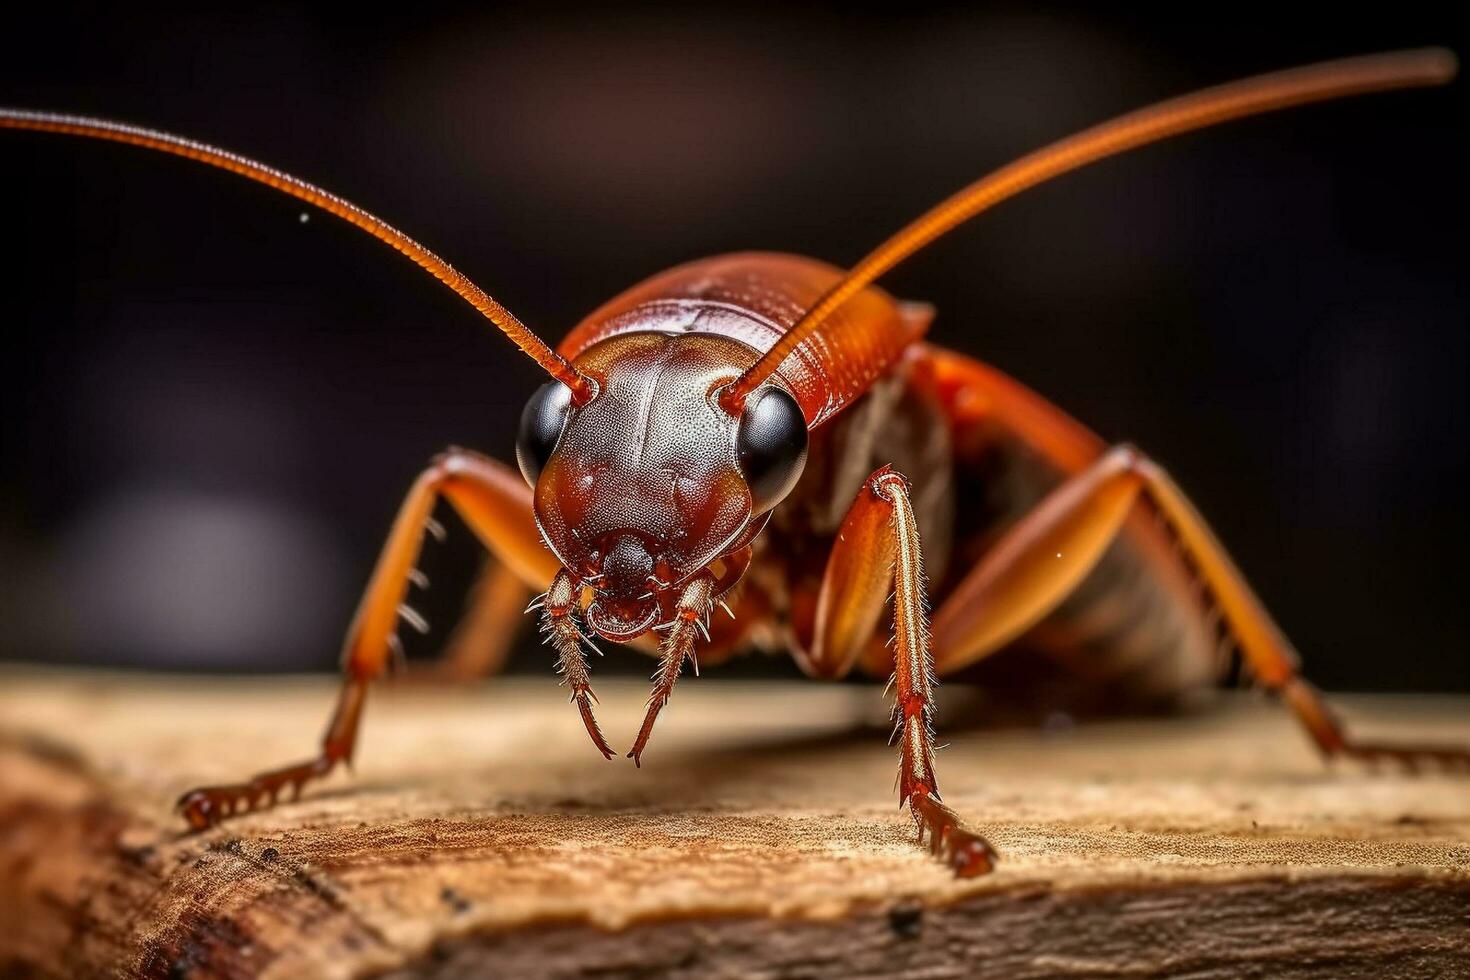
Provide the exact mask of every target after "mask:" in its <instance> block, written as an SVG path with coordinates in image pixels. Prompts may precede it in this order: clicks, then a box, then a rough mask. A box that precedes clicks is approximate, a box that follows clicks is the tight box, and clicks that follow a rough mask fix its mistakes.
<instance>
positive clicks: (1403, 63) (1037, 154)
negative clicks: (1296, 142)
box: [720, 48, 1458, 415]
mask: <svg viewBox="0 0 1470 980" xmlns="http://www.w3.org/2000/svg"><path fill="white" fill-rule="evenodd" d="M1457 67H1458V63H1457V61H1456V59H1455V55H1454V53H1453V52H1451V51H1447V50H1445V49H1443V48H1424V49H1420V50H1413V51H1395V52H1389V53H1387V54H1377V55H1366V56H1363V57H1358V58H1344V59H1341V60H1339V61H1325V62H1322V63H1320V64H1316V65H1308V66H1307V67H1305V68H1294V69H1290V70H1287V71H1280V72H1273V73H1271V74H1267V75H1257V76H1255V77H1253V78H1247V79H1244V80H1243V81H1238V82H1231V83H1229V84H1226V85H1218V86H1215V87H1214V88H1207V89H1204V90H1202V91H1199V92H1195V93H1193V94H1192V95H1185V96H1181V97H1179V98H1175V99H1169V100H1167V101H1165V102H1159V103H1156V104H1154V105H1152V106H1149V107H1147V108H1144V109H1139V110H1137V111H1135V112H1130V113H1128V114H1126V115H1123V116H1118V117H1117V118H1115V119H1111V120H1109V121H1107V122H1104V123H1101V124H1099V125H1097V126H1093V127H1092V128H1091V129H1086V130H1083V131H1082V132H1080V133H1077V134H1075V135H1073V136H1069V137H1067V138H1066V139H1063V140H1060V141H1058V142H1056V143H1052V144H1051V145H1049V146H1045V147H1043V148H1041V149H1039V150H1036V151H1034V152H1032V153H1030V154H1027V155H1026V156H1024V157H1021V158H1020V159H1019V160H1016V161H1014V162H1012V163H1010V164H1007V165H1006V166H1004V167H1001V168H1000V169H999V170H996V171H993V172H991V173H990V174H988V175H986V176H984V177H982V178H980V179H979V180H977V181H975V182H974V183H973V184H970V185H969V186H967V187H965V188H963V189H961V190H960V191H958V192H957V193H955V194H953V195H952V196H950V197H948V198H946V199H945V200H943V201H941V202H940V203H939V204H937V205H935V206H934V207H933V208H931V209H930V210H928V211H926V212H925V213H924V214H922V215H920V216H919V217H918V218H916V219H915V220H914V221H912V222H910V223H909V224H908V225H907V226H906V227H904V228H903V229H902V230H900V231H899V232H898V233H897V234H895V235H894V236H893V237H891V238H889V239H888V240H887V241H885V242H884V243H883V244H881V245H879V246H878V247H877V248H876V249H874V250H873V251H872V252H870V253H868V255H867V256H866V257H864V258H863V259H862V260H861V261H860V262H858V264H857V265H855V266H853V267H852V269H851V270H850V271H849V272H848V273H847V274H846V275H845V276H843V277H842V278H841V279H839V280H838V281H837V283H836V284H835V285H834V286H832V287H831V288H830V289H829V290H828V291H827V292H826V293H825V294H823V296H822V297H821V299H819V300H817V302H816V303H815V304H814V305H813V306H812V307H811V308H810V309H808V310H807V311H806V312H805V313H804V314H803V315H802V317H801V319H800V320H798V321H797V322H796V323H795V324H794V325H793V326H792V327H791V329H790V330H788V331H787V332H786V333H785V334H784V335H783V336H782V337H781V339H780V341H778V342H777V343H776V344H775V346H773V347H772V348H771V349H770V350H768V351H767V352H766V353H765V354H764V355H762V356H761V358H760V359H759V360H757V361H756V362H755V363H754V364H752V365H751V366H750V367H749V368H747V369H746V371H745V373H743V374H742V375H740V377H738V378H737V379H735V381H733V382H732V383H731V384H730V385H729V386H728V387H726V389H725V391H724V393H723V394H722V395H721V396H720V403H721V404H722V405H723V406H724V407H725V408H726V410H727V411H730V412H731V413H733V414H737V415H738V414H739V411H740V408H741V407H742V406H743V405H744V403H745V398H746V396H747V395H749V394H750V393H751V392H752V391H754V390H755V389H756V388H757V387H759V386H760V385H761V383H762V382H764V381H765V380H766V379H767V378H768V377H770V376H771V373H772V372H774V371H775V370H776V368H777V367H779V366H780V364H781V362H782V361H783V360H785V359H786V357H787V356H788V355H789V354H791V352H792V351H794V350H796V348H797V346H798V345H800V344H801V343H802V342H803V341H805V340H807V339H808V338H809V337H811V336H812V335H813V334H814V333H816V332H817V331H818V330H820V329H821V327H822V325H823V324H824V323H825V322H826V321H827V319H828V318H829V317H830V316H831V315H832V313H833V312H834V311H835V310H837V309H838V307H840V306H842V304H843V303H845V302H846V301H847V300H849V299H851V298H852V297H853V296H854V295H855V294H856V293H858V292H860V291H861V290H862V289H863V288H864V287H865V286H867V285H868V284H869V283H871V282H873V280H875V279H877V278H878V277H879V276H881V275H883V274H884V273H885V272H887V271H888V270H889V269H892V268H893V267H894V266H895V265H897V264H898V263H900V262H902V261H903V260H904V259H906V258H908V257H909V256H911V255H913V254H914V253H915V252H917V251H919V250H920V249H922V248H924V247H925V246H926V245H928V244H929V243H930V242H932V241H934V240H935V239H936V238H938V237H940V236H941V235H944V234H945V233H947V232H949V231H952V230H954V229H955V228H956V227H958V226H959V225H961V224H963V223H964V222H966V221H969V220H970V219H971V218H973V217H975V216H976V215H978V214H980V213H981V212H983V211H985V210H987V209H989V208H991V207H993V206H995V205H996V204H999V203H1000V202H1001V201H1004V200H1005V199H1007V198H1009V197H1014V196H1015V195H1016V194H1019V193H1020V192H1021V191H1024V190H1026V189H1027V188H1030V187H1035V186H1036V185H1037V184H1040V183H1043V182H1044V181H1047V180H1050V179H1052V178H1053V177H1057V176H1060V175H1061V174H1064V173H1067V172H1068V171H1071V170H1076V169H1077V168H1079V167H1083V166H1085V165H1087V164H1089V163H1093V162H1095V161H1097V160H1101V159H1103V158H1105V157H1110V156H1113V155H1115V154H1118V153H1122V152H1123V151H1125V150H1131V149H1133V148H1135V147H1139V146H1144V145H1146V144H1148V143H1154V142H1157V141H1158V140H1162V139H1165V138H1166V137H1169V136H1176V135H1178V134H1180V133H1187V132H1190V131H1191V130H1196V129H1204V128H1205V127H1208V126H1214V125H1216V124H1219V123H1223V122H1228V121H1230V120H1232V119H1240V118H1243V117H1245V116H1252V115H1257V114H1260V113H1264V112H1272V111H1275V110H1278V109H1287V108H1290V107H1292V106H1298V105H1304V104H1306V103H1310V102H1321V101H1325V100H1328V99H1336V98H1341V97H1343V96H1348V95H1361V94H1365V93H1368V92H1381V91H1386V90H1389V89H1398V88H1415V87H1419V86H1427V85H1442V84H1444V83H1445V82H1448V81H1450V80H1451V79H1452V78H1454V76H1455V72H1456V70H1457Z"/></svg>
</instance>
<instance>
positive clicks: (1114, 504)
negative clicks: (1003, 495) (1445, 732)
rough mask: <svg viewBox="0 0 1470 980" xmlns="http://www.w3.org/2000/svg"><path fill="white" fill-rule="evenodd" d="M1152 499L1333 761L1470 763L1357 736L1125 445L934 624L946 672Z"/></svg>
mask: <svg viewBox="0 0 1470 980" xmlns="http://www.w3.org/2000/svg"><path fill="white" fill-rule="evenodd" d="M1140 499H1142V500H1146V501H1147V502H1148V503H1149V504H1150V505H1152V506H1153V507H1154V508H1155V509H1156V510H1157V511H1158V512H1159V513H1160V514H1161V515H1162V516H1163V517H1164V519H1165V520H1166V521H1167V522H1168V523H1169V525H1170V526H1171V527H1172V529H1173V530H1174V532H1175V533H1176V534H1177V535H1178V537H1179V540H1180V543H1181V545H1182V546H1183V548H1184V550H1185V551H1186V552H1187V553H1188V555H1189V557H1190V558H1191V560H1192V561H1193V563H1194V565H1195V567H1196V568H1197V570H1198V573H1199V575H1200V576H1201V578H1202V579H1203V580H1204V583H1205V584H1206V585H1207V586H1208V587H1209V589H1210V591H1211V593H1212V594H1213V596H1214V598H1215V601H1216V602H1217V603H1219V606H1220V610H1221V613H1222V614H1223V618H1224V622H1225V623H1226V625H1227V627H1228V628H1229V629H1230V631H1231V632H1232V634H1233V635H1234V637H1235V639H1236V640H1237V642H1238V643H1239V645H1240V649H1241V652H1242V654H1243V656H1244V657H1245V660H1246V663H1247V665H1248V666H1249V668H1250V670H1251V671H1252V673H1253V674H1254V675H1255V676H1256V677H1257V678H1258V679H1259V680H1260V682H1261V683H1262V684H1263V685H1264V686H1265V687H1267V688H1268V689H1270V690H1273V691H1276V692H1279V693H1280V694H1281V695H1282V697H1283V698H1284V699H1285V700H1286V702H1287V704H1288V705H1290V706H1291V708H1292V710H1293V711H1294V712H1295V713H1296V715H1297V717H1298V718H1300V719H1301V721H1302V723H1303V724H1304V725H1305V726H1306V727H1307V730H1308V731H1309V732H1310V733H1311V735H1312V737H1313V739H1314V740H1315V741H1316V743H1317V746H1318V748H1319V749H1321V751H1322V752H1323V753H1324V754H1326V755H1339V754H1341V755H1349V756H1357V757H1360V758H1369V759H1378V758H1395V759H1399V760H1401V761H1403V762H1405V763H1407V764H1409V765H1413V764H1415V763H1417V762H1419V761H1432V762H1438V763H1441V764H1443V765H1445V766H1451V767H1467V766H1470V753H1467V752H1466V751H1465V750H1463V749H1460V748H1455V747H1439V746H1397V747H1396V746H1391V745H1381V744H1376V743H1362V742H1357V741H1355V740H1353V739H1351V738H1350V737H1349V736H1348V735H1347V734H1346V733H1345V731H1344V730H1343V728H1342V726H1341V725H1340V724H1339V723H1338V722H1337V721H1336V719H1335V718H1334V717H1333V716H1332V714H1331V712H1330V711H1329V710H1328V709H1327V707H1326V706H1325V705H1324V704H1323V703H1322V701H1321V698H1320V697H1319V696H1318V695H1317V693H1316V691H1315V690H1314V689H1313V688H1312V687H1311V685H1309V684H1308V683H1307V682H1306V681H1304V680H1303V679H1302V678H1301V677H1300V675H1299V674H1298V672H1297V655H1296V652H1295V651H1294V650H1293V649H1292V647H1291V644H1290V643H1289V642H1287V640H1286V638H1285V636H1283V635H1282V633H1281V630H1280V629H1279V628H1278V627H1277V626H1276V623H1275V622H1274V621H1273V620H1272V619H1271V616H1270V614H1269V613H1267V612H1266V609H1265V607H1264V606H1263V605H1262V604H1261V602H1260V600H1259V599H1258V598H1256V595H1255V593H1254V592H1252V591H1251V588H1250V586H1249V585H1248V584H1246V581H1245V578H1244V576H1242V575H1241V573H1240V571H1239V570H1238V569H1237V568H1236V567H1235V563H1234V562H1233V561H1231V559H1230V556H1229V554H1228V553H1227V552H1226V551H1225V548H1224V546H1223V545H1221V544H1220V542H1219V539H1217V538H1216V537H1215V535H1214V532H1212V531H1211V530H1210V528H1209V525H1208V524H1206V523H1205V520H1204V518H1203V517H1201V516H1200V514H1199V512H1198V511H1196V510H1195V509H1194V506H1193V504H1191V503H1190V502H1189V500H1188V499H1187V498H1186V497H1185V496H1184V494H1183V492H1182V491H1180V489H1179V488H1178V487H1177V486H1176V485H1175V483H1174V481H1173V480H1172V479H1170V477H1169V476H1168V474H1167V473H1165V472H1164V471H1163V470H1162V469H1161V468H1160V467H1159V466H1158V465H1157V464H1155V463H1154V462H1153V461H1151V460H1149V459H1148V458H1147V457H1145V456H1144V455H1143V454H1142V453H1140V452H1139V451H1138V450H1136V449H1134V448H1133V447H1131V446H1117V447H1114V448H1113V449H1112V450H1110V451H1109V452H1107V453H1106V454H1104V455H1103V456H1102V457H1101V458H1099V459H1098V460H1097V461H1096V462H1095V463H1093V464H1092V465H1091V466H1090V467H1088V468H1087V469H1085V470H1083V471H1082V472H1080V473H1078V474H1077V475H1076V476H1074V477H1072V478H1071V479H1069V480H1068V481H1067V482H1066V483H1063V484H1062V485H1061V486H1060V487H1058V488H1057V489H1056V490H1054V491H1052V492H1051V493H1050V494H1049V495H1048V496H1047V497H1046V498H1044V499H1043V500H1042V501H1041V503H1040V504H1038V505H1037V506H1036V507H1035V508H1034V509H1032V510H1031V512H1030V513H1028V514H1027V515H1026V516H1024V517H1022V518H1021V519H1020V520H1019V521H1018V522H1017V523H1016V524H1015V525H1014V526H1012V527H1011V528H1010V530H1008V531H1007V532H1006V533H1005V535H1004V536H1002V537H1001V539H1000V540H999V541H998V542H997V543H996V544H995V546H994V547H993V548H992V549H991V550H990V552H989V553H987V554H986V556H985V558H984V559H983V560H981V561H980V563H979V564H978V565H976V566H975V567H974V568H973V569H971V571H970V572H969V574H967V575H966V576H965V578H964V579H963V580H962V581H961V582H960V584H959V585H958V586H956V587H955V590H954V591H953V592H952V593H951V594H950V596H949V598H948V599H946V600H945V602H944V604H943V606H941V607H940V609H939V610H938V611H937V612H936V613H935V616H934V631H933V638H934V657H935V664H936V666H937V668H938V670H939V671H940V672H941V673H951V672H953V671H955V670H958V669H959V668H961V667H964V666H966V665H968V664H971V663H974V662H976V661H978V660H981V659H983V658H984V657H986V656H988V655H989V654H991V653H993V652H995V651H996V650H998V649H1000V648H1001V647H1003V646H1004V645H1005V644H1006V643H1008V642H1009V641H1010V640H1012V639H1014V638H1016V637H1017V636H1019V635H1020V634H1021V633H1023V632H1025V631H1026V630H1027V629H1029V628H1030V627H1032V626H1034V625H1035V624H1036V623H1037V622H1039V621H1040V620H1041V619H1042V618H1043V617H1045V616H1046V615H1047V614H1048V613H1050V612H1051V611H1052V610H1053V609H1055V608H1056V606H1057V605H1058V604H1059V603H1060V602H1061V601H1062V600H1063V599H1065V598H1066V597H1067V595H1069V594H1070V593H1071V591H1072V590H1073V589H1074V588H1075V587H1076V586H1077V585H1078V584H1079V583H1080V582H1081V581H1082V580H1083V579H1084V578H1085V577H1086V576H1087V573H1088V572H1090V571H1091V570H1092V569H1093V567H1094V566H1095V565H1096V564H1097V562H1098V560H1099V559H1100V558H1101V557H1102V554H1103V552H1104V551H1105V550H1106V549H1107V547H1108V545H1109V544H1111V543H1112V541H1113V539H1114V538H1115V537H1116V536H1117V534H1118V532H1119V529H1120V528H1121V527H1122V526H1123V522H1124V519H1125V518H1126V517H1127V516H1128V512H1129V510H1130V509H1131V508H1132V507H1133V506H1134V504H1135V503H1137V502H1138V501H1139V500H1140Z"/></svg>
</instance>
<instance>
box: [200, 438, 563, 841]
mask: <svg viewBox="0 0 1470 980" xmlns="http://www.w3.org/2000/svg"><path fill="white" fill-rule="evenodd" d="M441 494H442V495H443V496H444V497H446V498H448V500H449V501H450V503H452V504H453V505H454V507H455V509H456V510H457V511H458V512H459V514H460V516H461V517H463V518H464V520H465V523H467V524H468V525H469V526H470V527H471V528H473V529H474V531H475V533H476V534H477V535H478V536H479V537H480V538H481V539H482V540H483V541H484V542H485V544H486V546H487V547H489V548H490V549H491V550H493V551H494V552H495V553H496V557H498V558H499V559H500V560H501V561H503V562H504V563H505V564H506V565H507V566H508V567H509V568H511V569H512V570H513V571H514V572H515V573H516V574H517V575H519V576H521V578H522V579H523V580H529V581H530V582H535V581H542V582H545V581H548V580H550V579H551V578H552V576H553V575H555V574H556V572H557V571H558V568H557V566H556V562H555V559H553V558H552V557H551V555H550V553H549V552H547V551H546V549H545V548H543V547H542V546H541V543H540V535H539V532H538V531H537V530H536V525H535V521H534V520H533V518H532V516H531V500H530V490H529V489H528V488H527V487H526V484H525V482H524V481H523V480H522V479H521V476H520V474H519V473H517V472H516V471H515V470H513V469H512V468H510V467H508V466H505V465H503V464H501V463H499V462H496V461H495V460H492V459H488V458H486V457H484V456H479V455H476V454H473V453H469V452H465V451H464V450H458V449H455V450H450V451H449V452H447V453H444V454H443V455H441V456H439V457H438V458H437V459H435V460H434V463H433V465H431V466H430V467H429V468H428V469H426V470H425V471H424V472H423V473H422V474H420V476H419V478H418V479H417V480H415V481H414V485H413V488H412V489H411V490H409V492H408V496H407V497H406V498H405V499H404V501H403V504H402V506H401V507H400V508H399V511H398V516H397V518H396V519H395V520H394V522H393V528H392V530H391V531H390V532H389V534H388V540H387V542H386V543H385V544H384V546H383V551H382V554H381V555H380V556H379V558H378V564H377V567H376V568H375V569H374V571H373V575H372V578H371V580H370V581H369V582H368V587H367V591H366V592H365V593H364V594H363V598H362V602H361V604H360V605H359V606H358V609H357V615H356V616H355V617H354V618H353V621H352V625H351V626H350V627H349V628H348V631H347V640H346V643H345V644H344V647H343V653H342V666H343V670H344V672H345V673H346V677H345V678H344V680H343V686H342V693H341V695H340V696H339V698H338V702H337V709H336V711H335V712H334V713H333V715H332V721H331V724H330V725H328V727H327V732H326V734H325V735H324V736H323V738H322V747H321V751H320V753H319V754H318V755H317V756H316V757H315V758H313V759H309V760H307V761H305V762H301V763H298V764H295V765H290V766H285V767H282V768H279V769H272V770H269V771H266V772H262V773H259V774H258V775H256V776H253V777H251V778H250V779H248V780H246V781H244V782H240V783H228V784H223V785H218V786H206V787H202V788H200V789H196V790H192V791H190V792H188V793H185V794H184V795H183V796H182V797H181V798H180V799H179V803H178V807H179V810H180V812H181V813H182V814H183V815H184V819H185V820H187V821H188V822H189V825H190V826H192V827H194V828H195V829H203V828H205V827H208V826H211V825H213V824H215V823H217V822H219V821H220V820H221V819H223V818H225V817H229V816H231V815H234V814H237V813H243V812H245V811H248V810H253V809H255V808H257V807H259V806H262V805H269V804H273V803H274V802H275V801H276V799H277V797H278V796H279V794H280V793H281V792H282V791H283V790H285V789H287V788H289V789H290V790H291V791H292V794H293V798H294V796H295V795H298V794H300V792H301V787H302V786H303V785H304V784H305V783H307V782H309V781H311V780H313V779H319V778H321V777H323V776H325V775H327V774H328V773H329V772H331V771H332V770H333V769H334V768H336V766H337V764H338V763H350V762H351V760H352V753H353V749H354V748H355V746H356V743H357V728H358V722H359V721H360V719H361V717H362V708H363V702H364V701H365V699H366V696H367V688H368V685H369V683H371V682H372V681H373V680H374V679H375V678H377V677H378V676H379V675H380V674H382V673H383V670H384V668H385V667H386V666H387V663H388V659H389V655H390V652H391V649H392V647H393V645H394V643H395V642H396V633H397V628H398V620H399V618H400V616H401V615H404V614H403V613H402V612H401V606H402V603H403V597H404V593H405V591H406V590H407V587H408V582H409V579H410V577H411V576H412V574H413V569H414V565H415V564H416V562H417V561H418V554H419V548H420V545H421V543H422V539H423V534H424V530H425V528H426V527H430V526H432V525H431V524H430V522H431V520H432V512H433V509H434V504H435V502H436V500H437V499H438V498H439V496H440V495H441Z"/></svg>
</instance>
